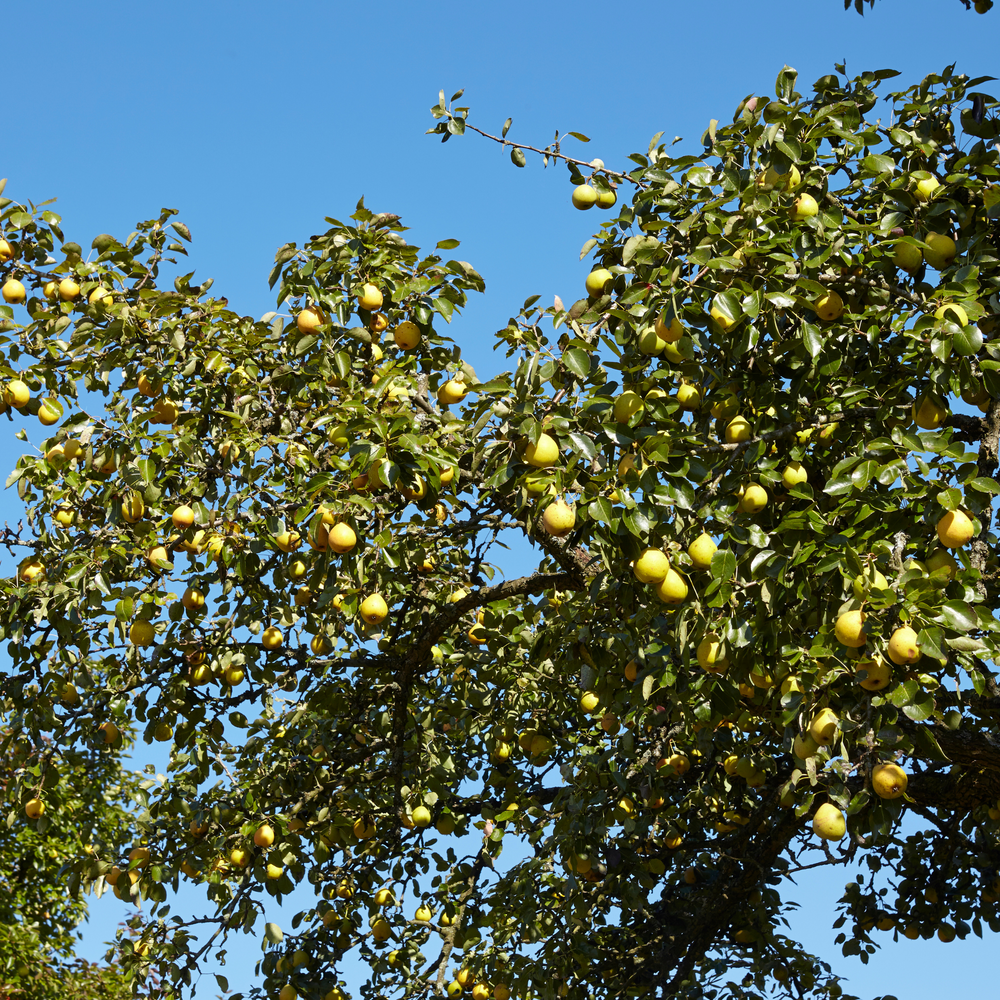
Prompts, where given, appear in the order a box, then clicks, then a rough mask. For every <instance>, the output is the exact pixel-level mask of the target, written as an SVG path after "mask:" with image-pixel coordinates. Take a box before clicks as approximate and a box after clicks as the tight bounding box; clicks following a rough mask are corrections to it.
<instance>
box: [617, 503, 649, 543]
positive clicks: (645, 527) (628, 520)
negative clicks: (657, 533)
mask: <svg viewBox="0 0 1000 1000" xmlns="http://www.w3.org/2000/svg"><path fill="white" fill-rule="evenodd" d="M622 521H623V522H624V523H625V527H626V528H628V530H629V531H631V532H632V534H633V535H635V536H636V538H643V537H645V536H646V535H648V534H649V529H650V527H651V525H650V520H649V518H648V517H646V515H645V514H644V513H643V512H642V511H641V510H640V509H639V508H638V507H634V508H633V509H632V510H627V511H625V514H624V515H623V517H622Z"/></svg>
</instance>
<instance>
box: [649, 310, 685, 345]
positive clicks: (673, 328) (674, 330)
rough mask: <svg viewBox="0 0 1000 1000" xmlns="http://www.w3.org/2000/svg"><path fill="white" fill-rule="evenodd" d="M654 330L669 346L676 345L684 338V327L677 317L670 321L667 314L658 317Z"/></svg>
mask: <svg viewBox="0 0 1000 1000" xmlns="http://www.w3.org/2000/svg"><path fill="white" fill-rule="evenodd" d="M654 329H655V330H656V335H657V336H658V337H659V338H660V339H661V340H663V341H665V342H666V343H668V344H675V343H677V341H678V340H680V339H681V337H683V336H684V327H683V326H681V321H680V320H679V319H678V318H677V317H676V316H672V317H670V318H669V319H668V318H667V314H666V313H665V312H664V313H660V315H659V316H657V317H656V323H655V324H654Z"/></svg>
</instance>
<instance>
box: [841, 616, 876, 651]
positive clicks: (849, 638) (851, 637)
mask: <svg viewBox="0 0 1000 1000" xmlns="http://www.w3.org/2000/svg"><path fill="white" fill-rule="evenodd" d="M864 625H865V613H864V612H863V611H845V612H844V613H843V614H842V615H841V616H840V617H839V618H838V619H837V624H836V626H834V632H835V633H836V635H837V641H838V642H840V643H842V644H843V645H845V646H847V647H848V649H860V648H861V647H862V646H863V645H864V644H865V643H866V642H867V641H868V635H867V634H866V632H865V629H864Z"/></svg>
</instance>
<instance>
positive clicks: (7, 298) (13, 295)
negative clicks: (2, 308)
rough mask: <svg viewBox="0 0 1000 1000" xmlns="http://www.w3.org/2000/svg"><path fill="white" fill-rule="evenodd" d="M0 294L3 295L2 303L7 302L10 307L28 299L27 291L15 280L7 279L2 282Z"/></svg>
mask: <svg viewBox="0 0 1000 1000" xmlns="http://www.w3.org/2000/svg"><path fill="white" fill-rule="evenodd" d="M0 293H2V295H3V300H4V302H9V303H10V304H11V305H17V304H19V303H21V302H24V301H25V300H26V299H27V297H28V292H27V289H26V288H25V287H24V285H23V284H22V283H21V282H20V281H18V280H17V278H8V279H7V280H6V281H5V282H4V285H3V288H2V289H0Z"/></svg>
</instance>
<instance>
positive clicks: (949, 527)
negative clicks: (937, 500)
mask: <svg viewBox="0 0 1000 1000" xmlns="http://www.w3.org/2000/svg"><path fill="white" fill-rule="evenodd" d="M975 533H976V528H975V525H974V524H973V523H972V518H970V517H969V515H968V514H966V513H965V511H962V510H949V511H948V513H947V514H945V515H944V517H942V518H941V519H940V520H939V521H938V523H937V536H938V539H939V541H940V542H941V544H942V545H943V546H944V547H945V548H946V549H959V548H961V547H962V546H963V545H968V544H969V542H971V541H972V536H973V535H974V534H975Z"/></svg>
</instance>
